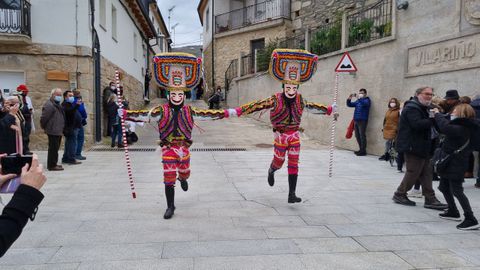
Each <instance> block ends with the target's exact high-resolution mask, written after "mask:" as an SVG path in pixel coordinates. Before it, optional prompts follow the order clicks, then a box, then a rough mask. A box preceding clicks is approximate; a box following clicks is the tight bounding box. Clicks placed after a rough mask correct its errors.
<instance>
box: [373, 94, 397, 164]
mask: <svg viewBox="0 0 480 270" xmlns="http://www.w3.org/2000/svg"><path fill="white" fill-rule="evenodd" d="M399 119H400V102H399V101H398V99H396V98H391V99H390V100H389V102H388V110H387V112H386V113H385V118H384V119H383V139H385V154H383V155H382V156H381V157H379V158H378V159H379V160H389V159H390V156H389V154H388V150H389V149H390V148H391V147H392V146H393V140H394V139H395V137H397V131H398V121H399Z"/></svg>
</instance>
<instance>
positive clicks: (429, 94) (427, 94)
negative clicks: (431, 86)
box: [421, 93, 435, 97]
mask: <svg viewBox="0 0 480 270" xmlns="http://www.w3.org/2000/svg"><path fill="white" fill-rule="evenodd" d="M421 94H422V95H425V96H428V97H433V96H435V95H434V94H432V93H421Z"/></svg>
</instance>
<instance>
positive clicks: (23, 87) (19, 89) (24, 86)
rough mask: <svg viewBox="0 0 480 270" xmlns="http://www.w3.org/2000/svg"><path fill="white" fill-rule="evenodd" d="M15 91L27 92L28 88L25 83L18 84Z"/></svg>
mask: <svg viewBox="0 0 480 270" xmlns="http://www.w3.org/2000/svg"><path fill="white" fill-rule="evenodd" d="M17 91H21V92H27V93H28V88H27V86H26V85H25V84H20V85H19V86H18V87H17Z"/></svg>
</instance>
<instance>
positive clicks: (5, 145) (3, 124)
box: [0, 96, 21, 154]
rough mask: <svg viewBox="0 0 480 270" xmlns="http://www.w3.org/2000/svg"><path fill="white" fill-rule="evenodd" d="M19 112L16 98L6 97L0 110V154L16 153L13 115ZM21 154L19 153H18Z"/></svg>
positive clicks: (15, 124)
mask: <svg viewBox="0 0 480 270" xmlns="http://www.w3.org/2000/svg"><path fill="white" fill-rule="evenodd" d="M18 110H19V101H18V98H17V97H14V96H10V97H7V98H6V99H5V101H4V104H3V106H2V110H0V154H14V153H18V149H17V131H18V130H19V129H20V127H19V126H17V122H16V117H15V115H16V114H17V113H18ZM19 154H21V153H19Z"/></svg>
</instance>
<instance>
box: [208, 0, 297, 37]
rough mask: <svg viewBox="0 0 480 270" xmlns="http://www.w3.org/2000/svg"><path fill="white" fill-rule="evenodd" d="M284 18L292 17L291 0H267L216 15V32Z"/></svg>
mask: <svg viewBox="0 0 480 270" xmlns="http://www.w3.org/2000/svg"><path fill="white" fill-rule="evenodd" d="M282 18H283V19H290V0H267V1H265V2H261V3H258V4H255V5H251V6H248V7H245V8H241V9H236V10H232V11H230V12H227V13H223V14H220V15H217V16H215V22H216V23H215V33H216V34H220V33H224V32H228V31H231V30H236V29H241V28H244V27H248V26H252V25H257V24H261V23H265V22H269V21H273V20H276V19H282Z"/></svg>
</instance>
